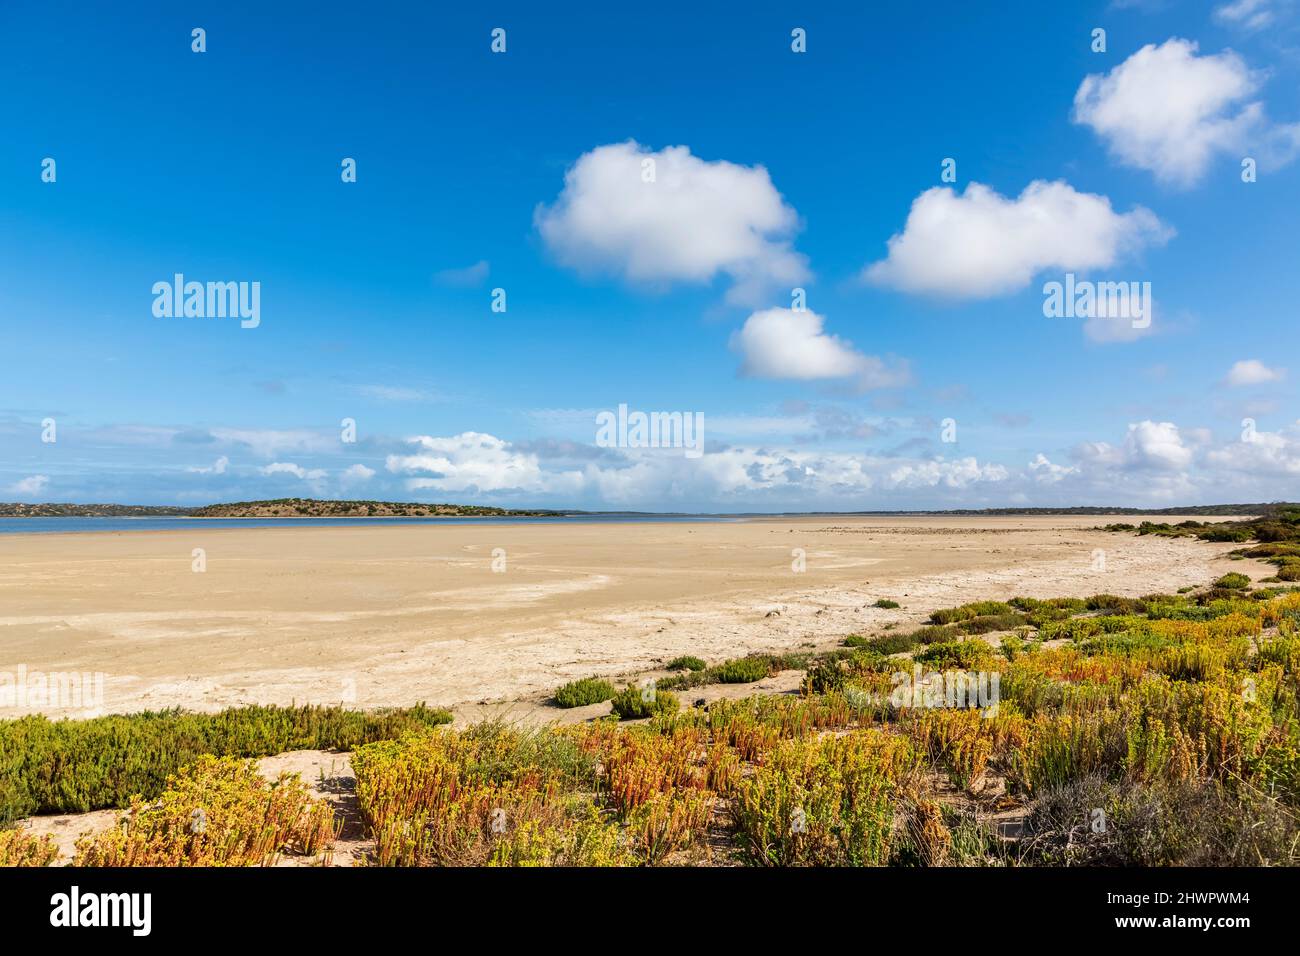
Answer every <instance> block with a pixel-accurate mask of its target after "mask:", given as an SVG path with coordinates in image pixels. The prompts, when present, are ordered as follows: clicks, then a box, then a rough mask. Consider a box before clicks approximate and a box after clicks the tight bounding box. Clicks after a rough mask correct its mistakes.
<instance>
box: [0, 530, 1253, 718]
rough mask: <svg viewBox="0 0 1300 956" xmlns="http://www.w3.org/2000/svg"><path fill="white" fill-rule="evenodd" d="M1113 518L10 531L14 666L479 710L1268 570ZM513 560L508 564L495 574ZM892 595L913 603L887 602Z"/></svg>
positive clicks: (135, 690)
mask: <svg viewBox="0 0 1300 956" xmlns="http://www.w3.org/2000/svg"><path fill="white" fill-rule="evenodd" d="M1106 520H1108V519H1103V518H1096V517H1032V518H989V517H980V518H952V517H903V518H894V517H891V518H845V517H829V518H816V517H814V518H796V519H786V518H780V519H759V520H752V521H739V522H723V521H718V522H707V523H666V522H665V523H659V522H654V523H629V524H566V525H554V524H551V525H542V524H528V523H526V522H511V523H500V524H474V525H469V524H447V525H435V526H429V525H392V526H376V525H346V524H340V525H339V526H337V527H333V526H331V527H319V526H312V527H306V526H304V527H301V528H294V527H267V528H222V527H221V526H220V523H219V522H214V523H213V526H212V528H211V529H206V528H205V529H201V530H184V531H160V532H126V533H90V534H54V535H3V536H0V673H6V672H8V673H14V672H16V671H17V670H18V668H19V667H24V666H25V667H26V668H27V670H28V672H29V673H30V672H47V673H48V672H69V671H76V672H103V673H104V674H105V675H106V676H105V679H104V690H103V705H102V707H100V708H99V710H100V712H130V711H135V710H141V709H146V708H161V707H171V706H182V707H188V708H194V709H201V710H213V709H218V708H221V707H226V706H231V705H236V704H246V703H254V702H256V703H281V704H287V703H290V702H298V703H306V702H316V703H340V702H343V703H347V704H350V705H353V706H357V707H379V706H387V705H402V704H410V703H413V702H416V701H426V702H428V703H430V704H438V705H448V706H457V707H458V709H459V711H460V713H461V714H467V713H475V712H478V711H480V710H482V709H484V708H482V707H480V705H482V704H487V703H489V702H498V701H510V700H519V701H523V702H526V703H528V705H529V706H533V705H535V704H536V703H537V702H538V701H540V699H541V695H543V694H545V693H547V692H549V691H550V690H552V689H553V688H554V687H555V686H556V685H558V684H560V683H563V682H564V681H567V680H571V679H573V678H576V677H582V676H586V675H589V674H599V675H618V674H628V673H634V672H644V671H648V670H653V669H655V668H656V667H658V666H661V665H662V664H663V663H664V662H665V661H667V660H669V659H671V658H672V657H674V656H677V655H679V654H694V655H697V656H700V657H703V658H705V659H706V660H710V661H715V660H720V659H723V658H726V657H734V656H738V655H740V654H744V653H746V652H748V651H756V650H790V649H794V648H798V647H800V646H806V645H813V646H817V647H825V646H828V645H830V644H833V643H836V642H837V641H838V640H839V639H840V638H841V637H843V636H844V635H845V634H849V633H855V632H858V633H873V632H875V631H877V630H879V629H880V628H881V627H883V626H884V625H886V624H889V623H891V622H892V623H896V624H899V625H906V624H911V623H915V622H919V621H921V620H922V619H924V617H925V616H926V615H928V614H929V612H930V611H932V610H934V609H936V608H939V607H947V606H951V605H955V604H960V603H963V602H965V601H971V600H976V599H982V598H1005V597H1009V596H1012V595H1014V594H1025V595H1029V596H1035V597H1048V596H1055V595H1077V596H1083V595H1088V594H1093V593H1096V592H1099V591H1107V592H1111V593H1115V594H1122V595H1140V594H1147V593H1151V592H1156V591H1174V590H1176V589H1177V588H1179V587H1182V586H1184V585H1192V584H1197V585H1199V584H1205V583H1207V582H1209V581H1210V580H1211V579H1213V578H1214V577H1216V576H1217V575H1219V574H1222V573H1224V572H1226V571H1228V570H1244V571H1246V573H1248V574H1250V575H1251V576H1252V577H1263V576H1266V575H1267V574H1270V573H1271V569H1269V568H1267V567H1265V566H1263V565H1258V564H1256V563H1255V562H1233V561H1228V560H1226V559H1225V558H1224V557H1223V555H1224V554H1225V553H1226V552H1227V551H1230V550H1232V547H1233V546H1231V545H1214V544H1207V543H1204V542H1198V541H1194V540H1188V539H1174V540H1169V539H1157V538H1151V537H1146V538H1137V537H1135V536H1133V535H1127V534H1108V533H1105V532H1100V531H1093V530H1089V529H1091V528H1094V527H1095V526H1097V525H1099V524H1101V523H1104V522H1105V521H1106ZM1122 520H1124V521H1131V522H1136V521H1138V520H1140V519H1139V518H1127V517H1126V518H1124V519H1122ZM1155 520H1160V519H1155ZM194 548H203V549H204V550H205V551H206V556H207V570H206V572H204V573H195V572H194V571H192V570H191V563H192V557H191V552H192V550H193V549H194ZM796 548H798V549H803V551H804V552H805V554H806V562H807V564H806V570H805V571H803V572H802V573H796V572H795V571H794V570H792V562H793V561H794V560H795V556H794V555H793V553H792V551H793V549H796ZM495 549H502V550H503V552H504V560H505V569H504V571H501V572H496V571H493V569H492V567H493V552H494V550H495ZM1095 549H1103V550H1104V551H1105V570H1104V571H1103V570H1097V569H1096V567H1095V565H1094V551H1095ZM877 598H892V599H894V600H897V601H899V602H900V603H901V604H902V605H903V607H902V608H901V609H899V610H893V611H887V610H878V609H876V608H873V607H871V606H870V605H871V604H872V602H874V601H875V600H876V599H877ZM7 710H8V714H6V716H8V715H13V714H18V713H22V712H30V711H36V710H39V711H43V712H46V713H50V714H67V715H74V716H79V715H84V714H85V713H86V711H85V710H84V709H78V708H69V707H67V706H48V705H46V706H39V707H33V706H28V707H16V708H7Z"/></svg>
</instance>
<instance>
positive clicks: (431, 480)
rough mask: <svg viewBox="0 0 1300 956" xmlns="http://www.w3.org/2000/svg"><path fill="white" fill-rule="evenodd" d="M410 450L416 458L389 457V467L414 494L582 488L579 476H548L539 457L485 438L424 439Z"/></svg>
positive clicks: (475, 435) (467, 434) (415, 441)
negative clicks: (402, 477)
mask: <svg viewBox="0 0 1300 956" xmlns="http://www.w3.org/2000/svg"><path fill="white" fill-rule="evenodd" d="M411 444H412V445H413V446H414V450H413V452H412V453H411V454H409V455H389V456H388V459H387V462H386V467H387V468H388V470H389V471H390V472H392V473H393V474H396V475H402V476H406V482H405V483H406V487H407V488H408V489H409V490H411V491H420V490H426V489H427V490H434V491H440V492H456V493H471V494H472V493H478V494H493V493H502V492H522V493H528V494H549V493H555V492H563V491H565V490H566V489H567V490H576V488H577V487H578V486H579V485H580V476H578V475H577V474H576V473H574V472H553V471H545V470H543V468H542V464H541V458H540V457H539V456H538V454H537V453H536V452H531V451H527V452H526V451H521V450H520V449H517V448H515V447H513V446H512V445H511V444H510V443H509V442H507V441H503V440H502V439H500V438H497V437H495V436H493V435H486V434H483V433H481V432H462V433H461V434H459V435H454V436H451V437H449V438H437V437H433V436H429V435H421V436H419V437H417V438H414V439H412V441H411Z"/></svg>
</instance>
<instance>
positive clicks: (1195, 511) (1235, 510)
mask: <svg viewBox="0 0 1300 956" xmlns="http://www.w3.org/2000/svg"><path fill="white" fill-rule="evenodd" d="M1295 507H1298V506H1297V505H1296V504H1295V503H1293V502H1286V501H1272V502H1268V503H1267V504H1263V503H1261V504H1244V505H1243V504H1236V505H1187V506H1184V507H1181V508H1098V507H1086V508H980V509H978V510H976V509H957V510H952V511H916V512H907V513H908V514H927V515H1171V516H1174V515H1252V516H1253V515H1260V516H1264V517H1267V516H1269V515H1275V514H1277V513H1278V512H1279V511H1281V510H1282V509H1284V508H1295ZM858 513H859V514H900V513H902V512H897V511H892V512H891V511H878V512H870V511H863V512H858Z"/></svg>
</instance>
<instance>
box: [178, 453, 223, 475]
mask: <svg viewBox="0 0 1300 956" xmlns="http://www.w3.org/2000/svg"><path fill="white" fill-rule="evenodd" d="M229 465H230V459H229V458H227V457H226V456H225V455H222V456H221V457H220V458H218V459H217V460H216V461H214V462H213V463H212V464H211V465H209V466H208V467H206V468H201V467H198V466H192V467H190V468H186V469H185V470H186V471H188V472H190V473H191V474H195V475H224V474H225V473H226V468H228V467H229Z"/></svg>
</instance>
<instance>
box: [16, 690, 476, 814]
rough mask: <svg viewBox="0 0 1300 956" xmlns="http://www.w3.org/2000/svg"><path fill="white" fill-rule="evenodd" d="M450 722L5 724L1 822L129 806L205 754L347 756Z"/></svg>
mask: <svg viewBox="0 0 1300 956" xmlns="http://www.w3.org/2000/svg"><path fill="white" fill-rule="evenodd" d="M450 722H451V714H450V713H448V712H447V711H445V710H434V709H431V708H428V707H425V706H423V705H418V706H416V707H406V708H401V709H396V710H387V711H376V712H373V713H365V712H362V711H356V710H345V709H343V708H341V707H236V708H232V709H230V710H224V711H221V712H220V713H217V714H192V713H185V712H182V711H178V710H171V711H158V712H146V713H140V714H131V715H129V716H112V717H97V718H93V719H90V720H57V721H52V720H48V719H47V718H45V717H23V718H20V719H18V720H6V721H0V823H4V822H7V821H11V820H15V819H18V818H21V817H25V816H29V815H31V814H35V813H81V812H84V811H87V810H101V809H106V808H123V807H126V806H128V805H129V804H130V802H131V799H132V798H133V797H143V798H145V799H151V798H153V797H156V796H158V794H160V793H161V792H162V790H163V787H164V785H165V784H166V782H167V778H168V776H169V775H170V774H173V773H175V772H176V771H178V770H179V769H181V768H182V767H186V766H190V765H192V764H193V763H195V761H197V760H198V758H199V757H201V756H203V755H205V754H215V755H217V756H233V757H265V756H269V755H271V754H278V753H283V752H285V751H287V750H336V749H337V750H351V749H353V748H355V747H357V746H359V745H360V744H363V743H367V742H369V741H373V740H383V739H385V738H391V737H397V736H399V735H400V734H402V733H404V732H405V731H407V730H411V729H414V728H419V727H429V726H434V725H437V724H444V723H450Z"/></svg>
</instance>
